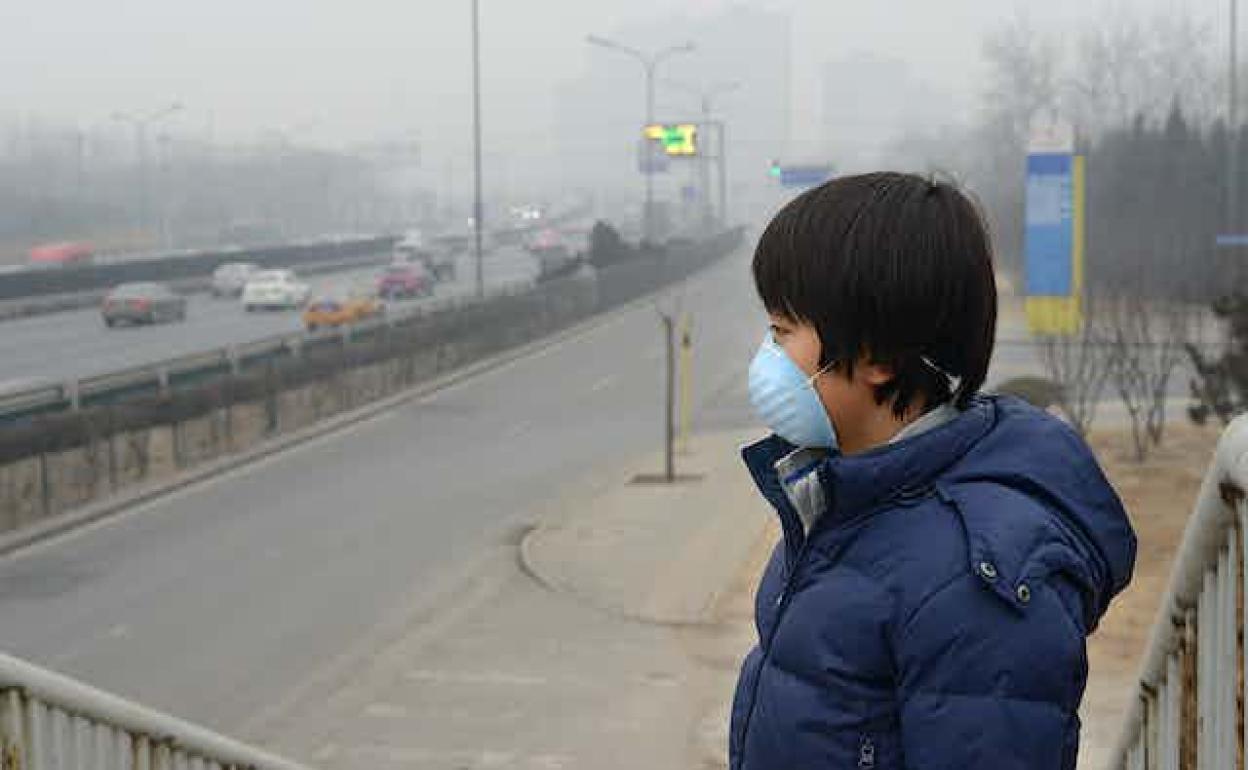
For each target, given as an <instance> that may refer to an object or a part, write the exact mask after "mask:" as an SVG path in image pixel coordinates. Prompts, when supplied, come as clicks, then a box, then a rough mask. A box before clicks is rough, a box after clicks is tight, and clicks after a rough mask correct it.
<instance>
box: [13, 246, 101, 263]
mask: <svg viewBox="0 0 1248 770" xmlns="http://www.w3.org/2000/svg"><path fill="white" fill-rule="evenodd" d="M28 257H29V260H30V264H31V265H32V266H35V267H71V266H73V265H89V264H91V262H92V260H94V259H95V250H94V249H93V248H92V247H91V245H90V244H88V243H45V244H43V245H42V246H36V247H34V248H33V249H31V250H30V254H29V255H28Z"/></svg>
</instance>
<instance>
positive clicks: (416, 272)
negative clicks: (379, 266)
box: [377, 262, 433, 299]
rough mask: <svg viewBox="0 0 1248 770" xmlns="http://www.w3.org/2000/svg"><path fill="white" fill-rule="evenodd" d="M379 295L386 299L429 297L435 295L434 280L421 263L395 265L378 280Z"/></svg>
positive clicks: (387, 269) (386, 270)
mask: <svg viewBox="0 0 1248 770" xmlns="http://www.w3.org/2000/svg"><path fill="white" fill-rule="evenodd" d="M377 293H378V294H379V295H381V296H382V297H383V298H385V299H395V298H398V297H428V296H429V295H431V294H433V279H432V277H430V275H429V270H428V268H426V267H425V265H424V264H423V263H421V262H408V263H399V264H394V265H391V266H390V267H387V268H386V269H385V271H383V272H382V274H381V276H380V277H379V278H378V279H377Z"/></svg>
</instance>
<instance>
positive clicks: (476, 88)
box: [472, 0, 485, 299]
mask: <svg viewBox="0 0 1248 770" xmlns="http://www.w3.org/2000/svg"><path fill="white" fill-rule="evenodd" d="M472 178H473V194H472V231H473V240H474V251H473V253H474V255H475V256H476V261H477V299H481V298H483V297H484V296H485V273H484V264H483V259H484V257H483V255H482V250H481V228H482V226H483V224H484V223H483V222H482V219H483V216H484V211H485V206H483V205H482V203H481V2H480V0H472Z"/></svg>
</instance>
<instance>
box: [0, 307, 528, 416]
mask: <svg viewBox="0 0 1248 770" xmlns="http://www.w3.org/2000/svg"><path fill="white" fill-rule="evenodd" d="M524 290H525V291H527V290H528V289H527V288H526V289H524ZM518 291H520V290H518V289H517V288H515V287H504V288H501V289H499V290H497V291H494V292H491V293H490V294H488V295H487V296H486V298H485V300H484V301H489V300H491V299H496V298H499V297H504V296H510V295H513V294H515V293H517V292H518ZM479 301H481V300H477V299H476V298H475V297H444V298H440V299H435V300H432V301H429V302H424V303H421V304H419V305H415V306H412V307H408V308H402V309H400V310H399V311H397V312H395V311H394V310H390V311H388V312H387V313H386V314H385V315H384V316H382V317H379V318H375V319H369V320H366V321H362V322H360V323H356V324H351V325H347V326H342V327H339V328H336V329H323V330H318V331H315V332H307V331H304V332H295V333H285V334H276V335H272V336H269V337H263V338H261V339H257V340H253V341H250V342H245V343H240V344H236V345H229V346H226V347H221V348H215V349H212V350H208V351H202V352H198V353H191V354H189V355H185V356H178V357H177V358H170V359H165V360H161V361H155V362H152V363H147V364H141V365H139V366H134V367H129V368H127V369H121V370H118V371H114V372H108V373H105V374H100V375H95V376H92V377H83V378H80V379H76V380H70V381H67V382H63V383H54V384H44V385H36V386H33V387H29V388H23V389H21V390H15V391H11V392H8V393H3V394H0V418H6V417H14V416H19V415H23V414H29V413H35V412H41V411H48V410H55V409H58V408H59V409H71V410H73V409H78V408H79V407H81V406H82V405H83V404H84V403H85V402H88V401H90V400H92V399H95V398H101V397H104V396H106V395H107V394H109V393H113V392H118V391H125V390H132V389H135V388H143V387H151V388H157V389H162V390H163V389H166V388H168V387H169V383H170V381H171V380H174V379H177V378H180V377H187V376H192V375H194V374H196V373H198V372H202V371H206V370H211V369H217V368H223V367H228V368H230V369H232V370H234V371H235V372H237V371H239V370H240V369H241V368H242V367H243V366H244V365H245V363H246V362H248V361H252V360H257V359H259V360H264V359H268V358H272V357H275V356H281V355H294V356H298V355H300V353H301V352H302V351H303V350H304V348H306V347H309V346H315V345H318V344H326V343H330V342H334V341H343V342H349V341H350V340H351V339H352V338H354V337H363V336H367V335H370V334H372V333H374V332H376V331H378V330H380V329H382V328H384V327H387V326H394V325H397V324H401V323H403V322H405V321H408V320H410V319H414V318H420V317H424V316H428V315H432V314H434V313H441V312H447V311H454V310H458V309H461V308H463V307H466V306H468V305H471V304H475V303H477V302H479Z"/></svg>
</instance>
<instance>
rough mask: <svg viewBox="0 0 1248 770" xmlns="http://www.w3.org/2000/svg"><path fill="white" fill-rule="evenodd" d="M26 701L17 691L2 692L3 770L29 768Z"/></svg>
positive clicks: (0, 745)
mask: <svg viewBox="0 0 1248 770" xmlns="http://www.w3.org/2000/svg"><path fill="white" fill-rule="evenodd" d="M24 701H25V698H24V697H23V695H22V693H21V692H20V691H19V690H17V689H14V688H10V689H7V690H3V691H0V768H3V770H24V768H25V767H27V765H26V735H25V732H26V731H25V729H24V723H25V720H24V719H23V716H24V712H25V708H24V706H25V703H24Z"/></svg>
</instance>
